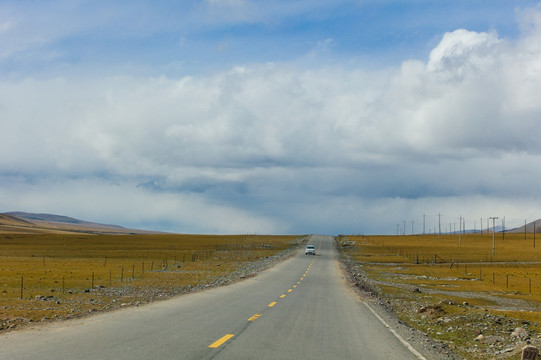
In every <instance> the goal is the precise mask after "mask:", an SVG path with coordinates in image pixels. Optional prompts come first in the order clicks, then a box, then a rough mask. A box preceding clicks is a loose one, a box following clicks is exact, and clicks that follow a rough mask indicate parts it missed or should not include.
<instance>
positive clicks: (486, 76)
mask: <svg viewBox="0 0 541 360" xmlns="http://www.w3.org/2000/svg"><path fill="white" fill-rule="evenodd" d="M213 5H217V4H213ZM229 5H241V4H229ZM540 13H541V11H540ZM538 17H539V15H538V16H533V15H532V16H530V17H528V19H529V20H528V21H530V23H533V24H537V22H536V21H537V19H538ZM540 40H541V32H540V31H538V30H537V25H534V27H533V28H530V30H529V31H528V32H525V33H524V35H523V36H522V37H521V38H519V39H517V40H516V41H515V40H509V39H502V38H499V37H498V36H497V34H496V33H480V32H472V31H467V30H463V29H460V30H456V31H453V32H449V33H446V34H445V35H444V36H443V38H442V40H441V41H440V43H439V44H438V45H437V46H436V47H435V48H434V49H433V51H432V52H431V53H430V56H429V58H428V59H427V60H426V61H420V60H410V61H405V62H403V63H402V65H401V67H400V68H397V69H387V70H381V71H379V72H371V71H368V70H364V69H359V68H358V69H352V68H345V67H340V66H334V67H331V66H329V67H320V68H312V69H310V70H306V69H302V68H301V67H300V66H299V64H296V65H292V64H282V63H269V64H259V65H250V66H247V65H246V66H237V67H234V68H232V69H230V70H228V71H224V72H218V73H215V74H212V75H205V76H192V77H181V78H168V77H165V76H162V77H155V78H141V77H128V76H126V77H101V78H100V77H98V78H95V79H94V78H93V79H91V78H81V77H78V78H75V77H69V76H65V77H62V78H55V79H30V78H28V79H23V80H5V79H4V80H2V81H0V119H2V120H1V121H2V129H3V131H2V132H1V133H0V152H1V153H2V154H7V155H4V156H2V157H0V176H1V178H2V179H4V180H3V182H4V183H5V185H4V187H3V190H2V191H3V193H4V194H3V195H4V196H5V198H6V199H7V200H6V201H5V202H4V205H3V206H9V208H6V209H5V210H6V211H8V210H27V211H33V210H34V209H35V210H36V211H57V212H61V213H63V214H66V215H71V216H77V215H78V214H81V215H82V216H86V215H87V214H88V215H89V216H92V214H95V216H97V217H100V216H102V217H103V216H104V215H103V214H106V215H107V216H111V218H114V219H118V221H119V222H121V223H123V224H125V223H129V224H135V223H137V222H138V221H140V222H144V221H145V219H146V218H148V217H151V218H154V219H155V222H156V223H157V222H158V221H160V219H162V220H163V221H166V222H170V223H174V222H177V221H178V224H179V225H178V228H176V229H175V230H177V231H182V228H183V227H184V228H186V227H187V228H189V229H195V230H194V231H202V232H204V231H208V232H259V233H266V232H283V231H292V232H299V231H310V229H321V231H325V229H330V230H329V232H330V231H336V232H347V231H348V230H351V231H353V230H357V229H358V231H363V228H365V229H369V230H370V231H383V230H382V229H388V226H389V225H388V224H387V222H388V221H390V222H391V225H390V227H391V228H392V227H393V226H394V223H395V222H396V221H397V220H396V219H398V221H400V220H401V219H402V218H403V217H406V216H410V218H414V217H416V218H419V216H420V214H421V213H425V212H428V211H431V209H433V210H434V211H435V212H437V211H442V212H445V214H446V216H453V215H450V214H452V213H456V216H458V215H463V216H467V217H468V218H470V217H471V218H475V217H479V216H484V215H486V214H484V212H488V211H495V209H497V210H499V211H500V212H499V213H498V214H496V215H497V216H500V215H501V216H503V215H505V213H506V212H508V213H511V212H512V213H513V214H509V215H508V216H509V217H510V218H517V219H521V218H523V217H528V218H530V217H532V216H535V212H536V206H535V200H539V199H541V193H540V192H539V190H538V189H537V186H536V183H537V181H536V179H537V178H539V176H540V175H541V173H540V171H539V170H537V168H536V167H535V164H536V163H539V156H540V153H541V147H540V145H539V141H538V137H539V136H538V134H539V132H538V130H537V129H538V119H539V116H540V115H541V104H540V103H539V101H538V99H537V94H539V93H541V68H540V65H539V60H538V59H539V58H541V47H538V46H536V45H535V44H538V43H540V42H541V41H540ZM88 179H91V180H88ZM111 184H115V185H111ZM532 199H533V200H532ZM82 204H84V207H85V210H84V211H81V210H78V209H80V207H81V206H82ZM44 208H47V209H44ZM104 208H107V211H105V212H103V211H102V210H101V209H104ZM62 209H64V210H62ZM72 212H73V213H72ZM502 213H503V214H502ZM171 214H174V215H171ZM447 214H449V215H447ZM383 215H385V217H384V216H383ZM489 215H493V214H489ZM92 218H93V219H95V217H94V216H92ZM389 218H392V219H393V220H389ZM382 219H383V220H382ZM89 220H92V219H89ZM405 220H407V221H410V219H409V218H408V219H405ZM341 229H342V230H341ZM388 232H391V233H392V229H391V230H388Z"/></svg>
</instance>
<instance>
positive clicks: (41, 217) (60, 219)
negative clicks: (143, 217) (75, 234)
mask: <svg viewBox="0 0 541 360" xmlns="http://www.w3.org/2000/svg"><path fill="white" fill-rule="evenodd" d="M4 214H5V215H11V216H16V217H18V218H23V219H26V220H37V221H45V222H55V223H63V224H77V225H87V226H105V227H114V228H119V229H123V227H122V226H118V225H109V224H99V223H93V222H90V221H84V220H79V219H75V218H71V217H68V216H62V215H54V214H35V213H27V212H22V211H12V212H7V213H4Z"/></svg>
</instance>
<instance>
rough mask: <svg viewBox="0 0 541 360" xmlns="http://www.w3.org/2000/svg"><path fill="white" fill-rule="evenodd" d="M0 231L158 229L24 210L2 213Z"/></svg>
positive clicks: (43, 231) (130, 231) (50, 231)
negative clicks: (128, 226)
mask: <svg viewBox="0 0 541 360" xmlns="http://www.w3.org/2000/svg"><path fill="white" fill-rule="evenodd" d="M0 233H33V234H35V233H87V234H88V233H90V234H119V235H121V234H156V233H158V232H156V231H146V230H135V229H128V228H124V227H122V226H118V225H110V224H100V223H94V222H90V221H84V220H79V219H75V218H72V217H68V216H62V215H54V214H35V213H27V212H22V211H13V212H7V213H3V214H1V213H0Z"/></svg>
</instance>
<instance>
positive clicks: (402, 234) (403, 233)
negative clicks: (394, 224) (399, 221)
mask: <svg viewBox="0 0 541 360" xmlns="http://www.w3.org/2000/svg"><path fill="white" fill-rule="evenodd" d="M402 235H404V236H406V220H404V233H403V234H402Z"/></svg>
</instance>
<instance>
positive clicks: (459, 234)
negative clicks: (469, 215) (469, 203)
mask: <svg viewBox="0 0 541 360" xmlns="http://www.w3.org/2000/svg"><path fill="white" fill-rule="evenodd" d="M458 221H459V224H460V230H458V245H461V244H462V239H461V235H462V216H460V217H459V218H458Z"/></svg>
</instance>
